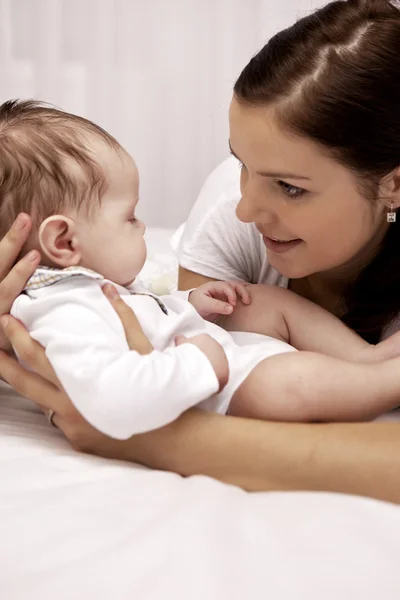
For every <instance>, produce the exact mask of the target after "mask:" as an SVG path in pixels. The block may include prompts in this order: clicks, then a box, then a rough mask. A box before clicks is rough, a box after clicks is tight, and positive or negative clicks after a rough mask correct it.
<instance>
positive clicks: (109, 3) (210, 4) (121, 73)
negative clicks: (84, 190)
mask: <svg viewBox="0 0 400 600" xmlns="http://www.w3.org/2000/svg"><path fill="white" fill-rule="evenodd" d="M321 4H322V3H321V2H316V1H313V0H0V82H1V85H0V101H4V100H6V99H9V98H15V97H23V98H26V97H35V98H39V99H41V100H45V101H47V102H51V103H54V104H56V105H58V106H60V107H62V108H64V109H66V110H69V111H72V112H76V113H79V114H81V115H83V116H86V117H88V118H90V119H92V120H94V121H96V122H98V123H99V124H100V125H102V126H103V127H105V128H106V129H107V130H108V131H110V133H112V134H113V135H114V136H115V137H116V138H117V139H118V140H119V141H120V142H121V143H122V144H123V145H124V146H125V147H126V148H127V150H128V151H129V152H131V153H132V155H133V156H134V158H135V159H136V162H137V164H138V166H139V169H140V172H141V216H142V217H143V218H144V219H145V220H146V222H147V223H148V224H149V225H153V226H166V227H168V226H169V227H171V226H175V225H177V224H178V223H179V222H180V221H182V220H183V219H184V218H186V216H187V214H188V212H189V210H190V207H191V206H192V204H193V202H194V200H195V198H196V195H197V192H198V191H199V188H200V186H201V184H202V182H203V180H204V178H205V177H206V175H207V174H208V172H209V171H210V170H211V169H212V168H213V167H214V166H215V165H217V164H218V162H219V161H221V160H222V159H223V158H224V157H225V156H227V137H228V127H227V113H228V106H229V101H230V96H231V90H232V85H233V83H234V81H235V78H236V76H237V75H238V74H239V72H240V70H241V69H242V68H243V67H244V65H245V64H246V63H247V61H248V60H249V59H250V57H251V56H252V54H254V53H255V52H256V51H257V50H258V49H260V48H261V47H262V45H263V44H264V43H265V42H266V40H267V39H268V37H270V36H271V35H272V34H274V33H275V32H276V31H278V30H279V29H281V28H283V27H285V26H287V25H288V24H291V23H292V22H294V20H295V19H296V18H297V17H299V16H301V15H302V14H304V13H305V12H306V11H308V10H310V9H312V8H313V7H315V6H317V5H321Z"/></svg>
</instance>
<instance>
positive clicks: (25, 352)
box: [0, 315, 61, 389]
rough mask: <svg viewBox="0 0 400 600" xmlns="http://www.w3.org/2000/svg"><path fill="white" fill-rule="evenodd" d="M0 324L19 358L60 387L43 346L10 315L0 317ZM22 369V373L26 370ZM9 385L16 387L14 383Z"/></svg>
mask: <svg viewBox="0 0 400 600" xmlns="http://www.w3.org/2000/svg"><path fill="white" fill-rule="evenodd" d="M0 324H1V325H2V327H3V331H4V333H5V335H6V336H7V338H8V340H9V341H10V343H11V344H12V346H13V348H14V349H15V350H16V352H17V354H18V356H19V357H20V358H21V360H23V361H24V362H25V363H26V364H27V365H29V367H30V368H31V369H33V371H35V372H36V373H37V374H38V375H39V376H42V377H44V378H45V379H47V380H48V381H49V382H50V383H51V384H53V386H55V387H57V388H61V384H60V381H59V380H58V378H57V376H56V374H55V372H54V369H53V367H52V366H51V364H50V362H49V360H48V358H47V356H46V353H45V351H44V348H43V347H42V346H41V345H40V344H39V343H38V342H36V341H35V340H34V339H32V338H31V336H30V335H29V333H28V332H27V330H26V329H25V327H24V326H23V325H22V323H21V322H20V321H18V320H17V319H14V317H11V316H10V315H5V316H2V317H1V318H0ZM13 362H16V361H13ZM16 364H18V363H16ZM21 368H22V367H21ZM22 371H23V373H26V372H27V371H25V369H22ZM13 372H14V371H13ZM10 385H12V387H15V388H16V389H17V386H16V385H14V384H10Z"/></svg>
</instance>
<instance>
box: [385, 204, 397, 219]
mask: <svg viewBox="0 0 400 600" xmlns="http://www.w3.org/2000/svg"><path fill="white" fill-rule="evenodd" d="M387 222H388V223H396V213H395V212H394V210H393V202H392V203H391V205H390V211H388V213H387Z"/></svg>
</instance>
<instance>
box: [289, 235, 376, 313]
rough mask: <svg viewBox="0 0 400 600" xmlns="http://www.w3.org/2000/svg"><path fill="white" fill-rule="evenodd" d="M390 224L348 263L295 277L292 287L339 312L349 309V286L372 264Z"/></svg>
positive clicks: (309, 298) (330, 310)
mask: <svg viewBox="0 0 400 600" xmlns="http://www.w3.org/2000/svg"><path fill="white" fill-rule="evenodd" d="M386 231H387V224H386V223H385V226H384V227H382V228H381V229H380V230H379V231H378V232H377V233H376V235H375V236H374V238H373V239H372V240H370V242H369V243H368V244H367V245H366V246H364V247H363V248H362V249H361V250H360V251H359V253H358V254H357V255H356V256H354V257H353V258H352V259H351V260H350V261H348V262H347V263H346V264H344V265H341V266H339V267H335V268H334V269H330V270H329V271H323V272H320V273H313V274H311V275H308V276H307V277H304V278H302V279H293V280H291V281H290V283H289V289H291V290H292V291H293V292H296V293H297V294H299V295H300V296H303V297H304V298H307V299H308V300H311V302H314V303H315V304H318V305H319V306H321V307H322V308H325V309H326V310H328V311H329V312H331V313H332V314H334V315H336V316H341V315H343V314H344V313H345V312H346V305H345V294H346V290H347V288H348V287H349V285H351V284H352V283H353V282H354V281H355V280H356V279H357V277H358V276H359V274H360V273H361V271H362V270H363V269H365V267H366V266H368V265H369V264H370V263H371V261H372V260H373V258H374V257H375V256H376V254H377V253H378V252H379V246H380V244H381V242H382V240H383V238H384V236H385V234H386Z"/></svg>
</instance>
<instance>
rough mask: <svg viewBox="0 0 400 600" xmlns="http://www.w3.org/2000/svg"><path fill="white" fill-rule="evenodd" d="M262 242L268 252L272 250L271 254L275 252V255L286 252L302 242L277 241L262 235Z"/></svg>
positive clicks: (293, 240)
mask: <svg viewBox="0 0 400 600" xmlns="http://www.w3.org/2000/svg"><path fill="white" fill-rule="evenodd" d="M263 240H264V244H265V246H266V247H267V248H268V250H272V252H275V253H276V254H282V253H284V252H288V250H292V249H293V248H296V247H297V246H298V245H299V244H301V242H302V241H303V240H300V239H292V240H279V239H278V238H270V237H267V236H266V235H263Z"/></svg>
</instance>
